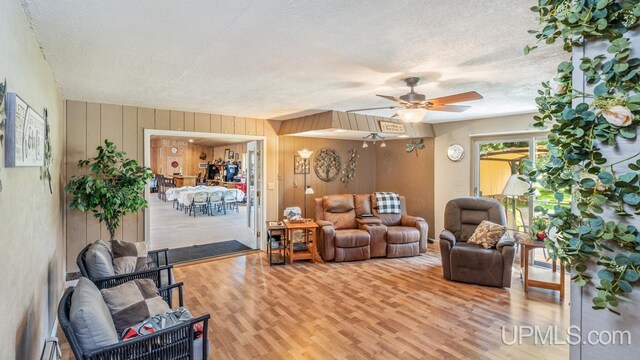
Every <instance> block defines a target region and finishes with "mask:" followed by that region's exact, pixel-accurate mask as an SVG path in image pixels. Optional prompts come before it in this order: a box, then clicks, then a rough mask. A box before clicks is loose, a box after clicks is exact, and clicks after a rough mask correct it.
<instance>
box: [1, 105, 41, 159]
mask: <svg viewBox="0 0 640 360" xmlns="http://www.w3.org/2000/svg"><path fill="white" fill-rule="evenodd" d="M5 101H6V113H7V119H6V125H5V152H4V154H5V166H7V167H28V166H35V167H40V166H43V165H44V147H45V131H46V130H45V128H46V123H45V120H44V118H43V117H42V116H40V114H38V113H37V112H36V111H35V110H34V109H33V108H31V107H29V105H27V103H26V102H24V101H23V100H22V99H21V98H20V97H19V96H18V95H16V94H15V93H7V94H6V98H5Z"/></svg>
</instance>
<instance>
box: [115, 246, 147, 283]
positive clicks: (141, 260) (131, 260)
mask: <svg viewBox="0 0 640 360" xmlns="http://www.w3.org/2000/svg"><path fill="white" fill-rule="evenodd" d="M111 252H112V253H113V269H114V270H115V272H116V274H117V275H121V274H131V273H132V272H136V271H142V270H147V269H148V268H149V267H148V266H147V245H146V243H144V242H138V243H130V242H126V241H118V240H111Z"/></svg>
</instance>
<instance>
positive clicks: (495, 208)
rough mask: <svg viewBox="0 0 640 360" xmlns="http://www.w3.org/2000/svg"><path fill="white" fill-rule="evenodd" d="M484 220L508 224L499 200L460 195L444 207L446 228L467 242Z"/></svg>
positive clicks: (458, 238) (458, 239)
mask: <svg viewBox="0 0 640 360" xmlns="http://www.w3.org/2000/svg"><path fill="white" fill-rule="evenodd" d="M483 220H487V221H491V222H492V223H495V224H499V225H504V226H506V225H507V218H506V215H505V212H504V209H503V208H502V205H500V203H499V202H498V201H497V200H494V199H490V198H479V197H460V198H456V199H453V200H451V201H449V202H448V203H447V206H446V207H445V209H444V228H445V229H447V230H449V231H450V232H452V233H453V235H454V236H455V237H456V240H457V241H463V242H466V241H467V240H468V239H469V238H470V237H471V235H473V233H474V231H475V230H476V228H477V227H478V225H480V223H481V222H482V221H483Z"/></svg>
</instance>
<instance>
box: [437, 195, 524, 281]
mask: <svg viewBox="0 0 640 360" xmlns="http://www.w3.org/2000/svg"><path fill="white" fill-rule="evenodd" d="M483 220H488V221H491V222H493V223H496V224H500V225H504V226H506V225H507V220H506V217H505V212H504V208H503V207H502V205H500V203H499V202H498V201H496V200H494V199H489V198H478V197H461V198H457V199H453V200H451V201H449V202H448V203H447V206H446V207H445V210H444V228H445V230H443V231H442V233H441V234H440V254H441V255H442V270H443V273H444V278H445V279H447V280H453V281H460V282H466V283H473V284H479V285H489V286H497V287H510V286H511V266H512V265H513V253H514V248H513V246H514V241H513V239H511V237H510V236H509V234H508V232H507V233H505V234H504V235H503V236H502V238H501V239H500V241H498V243H497V245H496V247H495V249H493V248H492V249H485V248H483V247H482V246H480V245H476V244H468V243H467V240H469V237H471V235H472V234H473V232H474V231H475V230H476V227H478V225H479V224H480V223H481V222H482V221H483Z"/></svg>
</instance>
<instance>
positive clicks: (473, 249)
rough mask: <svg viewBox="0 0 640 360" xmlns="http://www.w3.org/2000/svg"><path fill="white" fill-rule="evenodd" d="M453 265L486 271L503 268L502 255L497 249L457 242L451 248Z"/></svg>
mask: <svg viewBox="0 0 640 360" xmlns="http://www.w3.org/2000/svg"><path fill="white" fill-rule="evenodd" d="M451 267H452V268H454V267H456V268H466V269H471V270H477V271H486V270H490V269H492V268H496V267H497V268H499V269H502V255H501V254H500V253H499V252H498V251H496V250H495V249H485V248H483V247H482V246H480V245H476V244H470V243H468V242H467V243H457V244H456V245H455V246H454V247H453V248H451Z"/></svg>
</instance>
